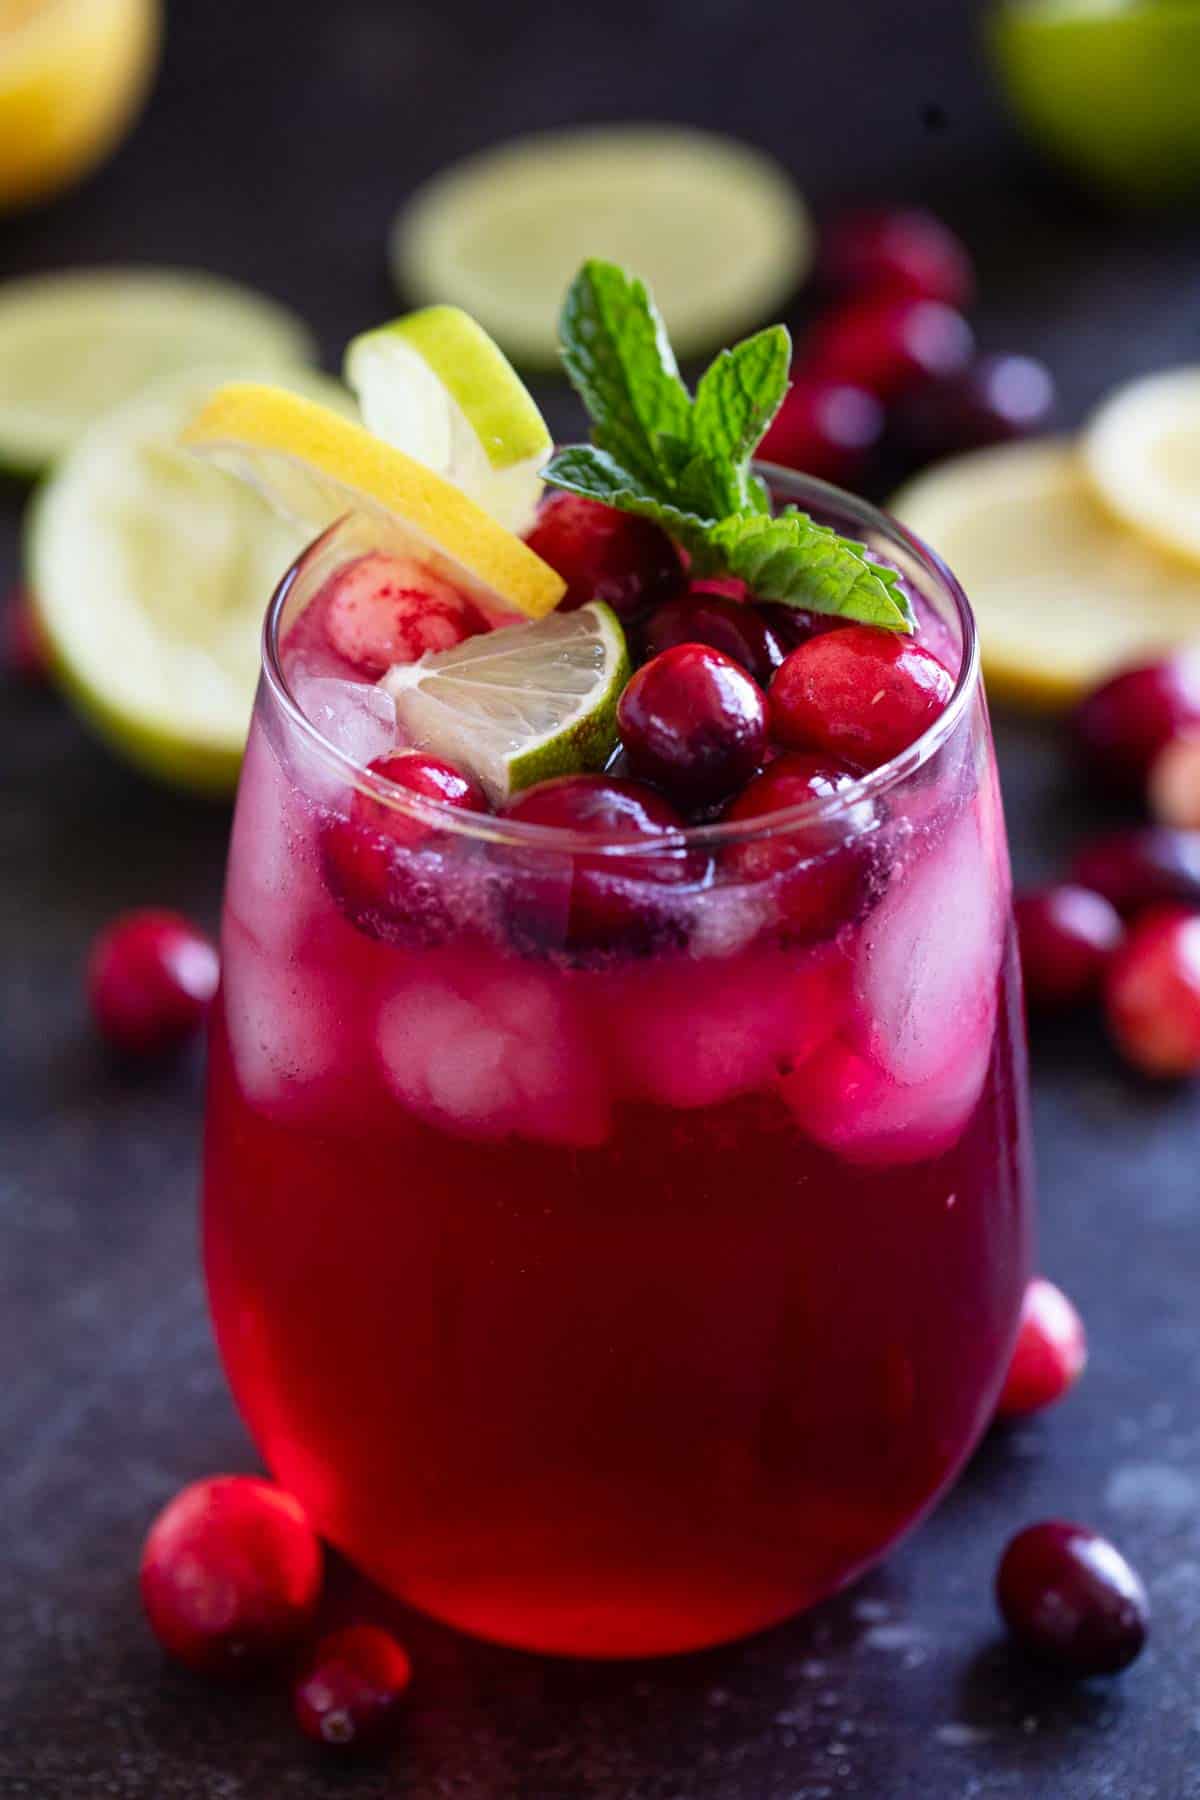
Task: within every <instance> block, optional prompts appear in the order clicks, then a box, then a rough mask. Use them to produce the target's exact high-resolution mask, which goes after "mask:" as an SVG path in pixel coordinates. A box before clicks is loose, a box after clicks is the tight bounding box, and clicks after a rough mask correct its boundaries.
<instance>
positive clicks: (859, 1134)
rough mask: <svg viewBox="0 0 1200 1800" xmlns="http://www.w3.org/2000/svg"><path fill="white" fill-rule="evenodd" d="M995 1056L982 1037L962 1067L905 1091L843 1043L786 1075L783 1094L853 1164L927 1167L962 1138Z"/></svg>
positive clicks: (809, 1127)
mask: <svg viewBox="0 0 1200 1800" xmlns="http://www.w3.org/2000/svg"><path fill="white" fill-rule="evenodd" d="M990 1053H991V1038H990V1035H976V1037H975V1038H974V1039H973V1040H972V1041H971V1042H970V1043H969V1044H967V1045H966V1046H965V1047H964V1049H963V1053H962V1054H961V1056H960V1059H959V1060H958V1061H956V1062H954V1063H951V1064H950V1065H949V1066H948V1067H946V1068H943V1069H941V1070H940V1071H939V1072H938V1073H937V1074H935V1075H932V1076H930V1077H929V1078H928V1079H927V1080H925V1081H920V1082H915V1083H911V1084H908V1085H901V1083H899V1082H897V1081H894V1080H892V1079H890V1078H889V1077H888V1076H887V1075H886V1074H885V1073H884V1071H883V1070H882V1069H880V1068H879V1067H878V1066H877V1065H876V1064H875V1063H873V1062H872V1061H871V1060H870V1059H869V1058H867V1057H864V1056H861V1055H859V1054H858V1052H857V1051H855V1050H853V1049H851V1048H850V1046H849V1045H848V1044H846V1043H845V1042H844V1041H843V1040H841V1039H840V1038H839V1039H835V1040H834V1041H833V1042H832V1043H828V1044H826V1045H825V1046H824V1047H823V1048H822V1050H821V1051H820V1053H819V1054H818V1055H816V1056H814V1057H813V1058H812V1059H811V1061H810V1062H808V1063H807V1064H804V1065H802V1066H801V1067H799V1068H797V1069H795V1070H794V1071H793V1072H792V1073H790V1074H789V1075H786V1076H785V1077H784V1079H783V1080H782V1081H781V1083H780V1091H781V1092H782V1094H783V1097H784V1099H785V1100H786V1101H787V1103H788V1105H789V1107H790V1108H791V1110H792V1113H793V1115H794V1117H795V1118H796V1120H797V1122H798V1124H799V1125H800V1127H801V1129H802V1130H803V1131H804V1132H805V1133H806V1135H807V1136H809V1137H811V1138H813V1139H814V1140H815V1141H816V1142H817V1143H818V1144H823V1145H824V1146H825V1148H826V1149H827V1150H835V1151H837V1153H838V1154H839V1155H840V1156H844V1157H845V1158H846V1160H847V1161H848V1162H853V1163H861V1164H865V1165H867V1166H868V1167H870V1166H883V1167H887V1166H893V1167H894V1166H897V1165H899V1164H903V1163H914V1162H924V1161H925V1160H926V1159H927V1158H928V1157H933V1156H940V1155H942V1154H943V1153H944V1152H945V1151H947V1150H949V1149H951V1148H952V1146H953V1145H954V1144H956V1143H957V1142H958V1139H959V1138H960V1137H961V1136H962V1133H963V1131H964V1130H965V1129H966V1127H967V1124H968V1123H969V1121H970V1118H971V1114H972V1113H973V1112H974V1110H975V1106H976V1104H977V1102H978V1100H979V1096H980V1093H981V1092H982V1090H983V1084H984V1081H985V1079H986V1077H987V1071H988V1063H989V1060H990Z"/></svg>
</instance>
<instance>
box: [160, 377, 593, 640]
mask: <svg viewBox="0 0 1200 1800" xmlns="http://www.w3.org/2000/svg"><path fill="white" fill-rule="evenodd" d="M183 441H184V442H185V443H186V444H188V445H190V446H191V448H192V449H193V450H197V451H199V452H200V453H201V454H202V455H203V456H205V457H207V458H208V459H209V460H210V461H211V462H213V463H215V464H217V465H218V466H219V467H221V468H224V469H227V470H229V471H230V473H231V474H235V475H239V476H241V478H242V479H243V480H244V481H247V482H249V483H250V484H251V485H252V486H253V487H256V488H257V489H258V490H259V492H260V493H262V494H264V495H265V496H266V498H267V499H268V500H270V502H271V504H272V505H273V506H274V507H275V508H276V509H277V510H278V511H279V512H281V513H282V514H283V515H284V516H285V517H286V518H290V519H292V520H294V521H296V522H297V523H298V524H300V525H302V526H303V527H304V528H305V529H306V530H307V532H308V534H309V536H310V537H311V536H315V534H316V533H317V532H319V531H323V530H324V529H325V528H326V527H327V526H329V525H331V524H333V522H334V521H335V520H336V519H339V518H341V517H342V516H343V515H344V514H346V513H360V514H365V515H367V516H368V517H369V518H370V519H371V520H372V521H373V522H374V523H375V524H376V525H377V526H378V528H379V531H380V533H381V536H382V538H383V541H384V542H385V544H386V543H388V542H390V543H394V544H397V545H398V547H402V548H403V549H404V550H405V551H406V552H407V553H408V554H409V555H415V556H416V557H417V558H418V559H419V560H420V561H422V562H424V563H425V564H427V565H428V566H429V567H430V568H431V569H432V570H433V571H434V573H435V574H437V575H440V576H442V577H443V579H445V580H447V581H449V582H451V583H452V584H453V585H454V586H455V587H457V588H458V589H459V590H460V591H461V592H463V593H465V594H467V595H468V596H469V597H470V598H471V599H473V600H475V601H476V602H477V603H479V604H480V605H482V606H483V607H485V608H487V609H488V610H491V611H496V610H499V611H508V612H519V613H524V614H525V615H526V616H527V617H529V618H540V617H541V616H542V614H543V613H548V612H550V611H552V609H553V608H554V607H555V606H557V605H558V602H559V601H560V600H561V599H562V597H563V594H564V593H565V592H566V583H565V582H564V581H563V580H562V578H561V576H559V575H557V574H555V572H554V570H553V569H552V568H550V566H549V564H548V563H544V562H543V561H542V559H541V557H539V556H535V555H534V553H533V551H532V550H530V549H529V548H528V546H527V545H526V544H524V543H522V541H521V539H520V538H519V537H516V536H514V534H513V533H512V532H511V531H506V530H505V529H504V527H503V526H502V525H498V524H497V523H496V521H495V519H493V518H491V517H490V516H489V514H487V513H485V512H484V511H483V509H482V507H479V506H477V505H476V504H475V502H474V501H473V500H470V499H468V498H467V496H466V495H465V494H464V493H463V492H462V491H461V490H460V489H459V488H456V487H454V486H453V485H452V483H450V482H448V481H445V480H443V478H442V477H441V476H440V475H436V474H434V472H433V470H432V469H428V468H426V467H425V466H424V464H423V463H419V462H416V461H415V460H414V459H413V458H412V457H411V456H406V455H405V454H404V452H403V451H401V450H397V449H395V448H394V447H393V446H392V445H390V444H385V443H383V442H382V441H381V440H380V439H379V438H377V437H373V436H372V434H371V433H370V432H369V431H366V430H364V428H363V427H362V426H361V425H359V424H356V423H352V422H351V421H350V420H348V419H344V418H340V417H339V416H338V414H337V413H336V412H333V411H331V410H330V409H329V408H328V407H324V406H320V405H317V404H315V403H314V402H312V401H310V400H305V399H302V398H301V397H300V396H299V395H297V394H293V393H289V392H287V391H286V390H285V389H283V388H275V387H267V386H264V385H261V384H259V383H256V382H233V383H230V384H229V385H228V386H227V387H223V388H221V389H220V390H219V391H218V392H217V393H216V394H214V395H213V396H212V398H211V399H210V400H209V401H208V403H207V405H206V406H204V407H203V408H202V409H201V410H200V412H198V413H197V415H196V417H195V418H194V419H192V421H191V422H190V424H189V425H188V427H187V429H186V431H185V432H184V434H183Z"/></svg>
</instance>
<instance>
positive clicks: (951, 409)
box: [893, 356, 1054, 461]
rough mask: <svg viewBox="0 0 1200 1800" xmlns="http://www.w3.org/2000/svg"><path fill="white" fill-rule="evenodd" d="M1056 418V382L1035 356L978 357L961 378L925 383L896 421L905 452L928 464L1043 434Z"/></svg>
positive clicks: (910, 395) (900, 408)
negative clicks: (955, 455) (1036, 432)
mask: <svg viewBox="0 0 1200 1800" xmlns="http://www.w3.org/2000/svg"><path fill="white" fill-rule="evenodd" d="M1053 414H1054V378H1053V376H1052V375H1051V373H1050V371H1049V369H1048V368H1047V367H1046V365H1045V363H1040V362H1038V361H1037V360H1036V359H1035V358H1034V357H1032V356H977V357H976V358H975V360H974V362H973V363H971V364H970V365H969V367H968V368H966V369H964V370H962V371H961V373H959V374H954V375H946V376H943V377H942V378H941V379H940V380H938V381H930V382H926V383H924V384H923V385H922V386H921V387H919V388H917V389H916V390H915V391H914V392H913V393H911V394H909V395H908V396H907V397H906V398H905V399H904V400H903V401H902V402H901V405H900V407H899V408H898V410H897V413H896V416H895V420H894V422H893V430H894V433H895V437H896V439H897V441H898V442H899V443H901V444H902V445H903V446H904V448H905V449H906V450H908V451H909V452H911V453H912V454H913V455H915V456H917V457H918V458H920V459H921V460H922V461H927V460H929V459H930V458H933V457H940V456H951V455H953V454H954V453H955V452H956V451H959V450H978V449H982V448H983V447H984V446H985V445H987V444H1003V443H1008V442H1010V441H1011V440H1012V439H1014V438H1021V437H1028V436H1030V434H1031V433H1033V432H1035V431H1044V430H1045V429H1046V427H1047V426H1048V425H1049V423H1050V421H1051V419H1052V417H1053Z"/></svg>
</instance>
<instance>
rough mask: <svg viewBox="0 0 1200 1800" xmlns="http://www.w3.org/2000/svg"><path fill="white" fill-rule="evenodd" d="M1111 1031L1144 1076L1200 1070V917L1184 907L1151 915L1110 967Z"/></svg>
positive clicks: (1133, 932)
mask: <svg viewBox="0 0 1200 1800" xmlns="http://www.w3.org/2000/svg"><path fill="white" fill-rule="evenodd" d="M1104 999H1105V1008H1106V1012H1107V1015H1108V1027H1109V1030H1110V1032H1111V1033H1112V1036H1113V1039H1114V1041H1115V1043H1116V1045H1117V1048H1118V1049H1119V1050H1120V1052H1121V1054H1122V1055H1123V1056H1124V1057H1125V1059H1126V1061H1127V1062H1130V1063H1132V1064H1133V1066H1134V1068H1135V1069H1140V1070H1141V1072H1142V1073H1143V1074H1144V1075H1153V1076H1161V1077H1166V1078H1169V1077H1172V1076H1182V1075H1194V1074H1195V1073H1196V1072H1197V1070H1200V914H1198V913H1194V912H1190V911H1188V910H1186V909H1184V908H1182V907H1162V908H1156V909H1155V910H1153V911H1151V912H1149V913H1146V914H1145V915H1144V916H1143V917H1142V918H1140V919H1138V920H1137V921H1136V923H1135V924H1134V925H1133V926H1132V927H1131V929H1130V932H1129V935H1128V937H1127V938H1126V939H1125V942H1124V944H1123V945H1122V947H1121V948H1120V950H1118V951H1117V953H1116V955H1115V956H1114V957H1113V960H1112V962H1111V964H1110V965H1109V970H1108V976H1107V979H1106V981H1105V988H1104Z"/></svg>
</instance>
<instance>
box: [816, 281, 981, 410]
mask: <svg viewBox="0 0 1200 1800" xmlns="http://www.w3.org/2000/svg"><path fill="white" fill-rule="evenodd" d="M974 349H975V339H974V335H973V333H972V331H971V327H970V326H969V325H968V324H967V321H966V320H965V319H964V318H963V316H962V314H961V313H958V312H955V310H954V308H953V307H951V306H943V305H942V303H941V302H940V301H939V300H918V299H912V298H905V297H898V298H893V297H891V296H886V295H885V296H883V297H882V298H880V297H871V298H868V299H865V300H857V301H852V302H851V303H850V304H849V305H848V306H845V307H842V308H840V309H838V310H837V311H835V312H831V313H827V314H826V315H825V317H824V318H823V319H818V320H817V322H816V324H815V325H814V326H813V328H812V331H811V332H810V334H809V336H808V338H807V340H806V341H805V343H804V346H803V356H804V368H805V369H806V370H807V371H811V372H812V373H813V374H815V375H819V376H821V377H822V379H824V380H826V381H832V382H845V383H848V384H849V385H850V386H852V387H860V388H866V390H867V391H868V393H871V394H874V395H875V396H876V398H877V399H879V400H881V401H883V402H884V403H885V404H887V403H889V402H890V401H893V400H896V399H898V398H899V396H900V395H901V394H904V393H906V392H908V391H909V390H910V389H911V388H915V387H916V386H917V385H918V384H919V383H920V382H922V381H930V380H933V379H934V378H935V377H938V376H946V375H954V374H957V373H958V372H959V371H960V370H962V369H965V368H966V367H967V364H968V363H969V362H970V360H971V357H972V354H973V352H974Z"/></svg>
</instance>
